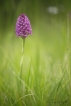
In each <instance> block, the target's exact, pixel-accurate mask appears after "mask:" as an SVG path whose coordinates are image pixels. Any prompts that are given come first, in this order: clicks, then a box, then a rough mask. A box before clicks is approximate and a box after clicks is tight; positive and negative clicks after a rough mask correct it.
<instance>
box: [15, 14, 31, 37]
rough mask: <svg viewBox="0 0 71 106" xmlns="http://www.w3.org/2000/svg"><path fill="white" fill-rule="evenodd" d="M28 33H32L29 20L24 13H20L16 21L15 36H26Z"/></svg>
mask: <svg viewBox="0 0 71 106" xmlns="http://www.w3.org/2000/svg"><path fill="white" fill-rule="evenodd" d="M29 34H30V35H31V34H32V28H31V24H30V20H29V19H28V17H27V16H26V15H25V14H21V15H20V16H19V17H18V19H17V22H16V35H17V37H18V36H21V37H27V36H28V35H29Z"/></svg>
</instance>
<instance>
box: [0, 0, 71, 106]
mask: <svg viewBox="0 0 71 106" xmlns="http://www.w3.org/2000/svg"><path fill="white" fill-rule="evenodd" d="M37 2H38V1H37ZM37 2H36V1H35V4H36V5H35V7H34V9H35V13H34V14H35V16H33V15H32V17H34V18H33V22H32V23H33V24H32V28H33V35H32V36H29V37H27V38H26V41H25V47H24V59H23V65H22V76H21V78H20V59H21V49H22V48H21V45H22V39H21V38H16V35H15V32H14V30H15V29H14V26H15V24H14V25H13V27H11V29H10V25H9V26H8V27H7V31H6V32H5V33H4V32H3V31H1V32H0V35H3V36H0V106H71V71H70V70H71V66H70V64H71V62H70V60H71V56H70V52H71V49H70V39H71V38H70V36H69V38H68V35H67V34H68V32H69V35H70V31H69V29H67V28H68V26H67V15H64V17H61V16H60V15H59V16H57V15H43V16H42V17H41V18H40V16H41V14H39V11H38V9H36V8H38V7H39V4H38V6H37ZM32 4H33V3H32ZM32 4H30V5H31V6H32ZM23 8H24V11H25V13H27V14H28V15H29V16H30V17H31V15H30V12H29V11H28V9H27V10H26V8H25V7H23V3H20V4H19V8H18V7H17V9H18V10H17V12H16V14H15V18H16V16H17V15H18V14H20V13H22V12H23ZM30 9H31V11H32V13H33V12H34V11H33V9H32V8H30ZM42 10H43V9H42ZM27 11H28V12H27ZM43 11H44V10H43ZM44 14H45V13H44ZM38 15H39V17H38ZM9 18H10V17H9ZM31 19H32V18H31ZM14 21H15V20H14ZM34 21H35V22H34Z"/></svg>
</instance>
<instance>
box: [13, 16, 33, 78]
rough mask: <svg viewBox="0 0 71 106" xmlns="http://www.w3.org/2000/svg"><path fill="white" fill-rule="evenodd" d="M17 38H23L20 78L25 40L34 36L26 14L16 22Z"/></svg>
mask: <svg viewBox="0 0 71 106" xmlns="http://www.w3.org/2000/svg"><path fill="white" fill-rule="evenodd" d="M15 31H16V36H17V37H22V40H23V41H22V56H21V62H20V68H21V69H20V78H21V77H22V65H23V54H24V44H25V38H26V37H27V36H28V35H32V28H31V24H30V20H29V19H28V17H27V16H26V15H25V14H21V15H20V16H19V17H18V19H17V22H16V30H15Z"/></svg>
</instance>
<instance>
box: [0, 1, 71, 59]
mask: <svg viewBox="0 0 71 106" xmlns="http://www.w3.org/2000/svg"><path fill="white" fill-rule="evenodd" d="M70 4H71V1H69V0H68V1H65V0H54V1H53V0H6V1H5V0H3V1H0V45H2V46H3V45H5V43H9V42H7V40H8V39H10V40H9V41H10V42H15V43H17V42H16V41H17V39H16V35H15V25H16V20H17V17H18V16H19V15H20V14H21V13H24V14H26V15H27V16H28V17H29V19H30V21H31V25H32V29H33V35H32V37H31V38H28V39H32V40H33V42H32V43H34V41H35V43H36V42H38V43H39V42H41V45H42V46H43V48H44V49H46V51H47V53H48V54H49V55H51V56H53V58H54V59H56V58H62V57H63V56H64V54H65V52H66V49H67V47H66V45H67V44H66V43H67V27H68V26H67V14H68V13H69V14H70V10H71V6H70ZM49 8H50V9H51V10H49ZM54 8H55V10H54ZM70 18H71V17H69V21H71V19H70ZM9 33H10V35H9ZM36 40H38V41H36ZM5 41H6V42H5ZM29 41H30V40H29ZM18 42H19V41H18ZM39 44H40V43H39ZM8 46H9V45H8Z"/></svg>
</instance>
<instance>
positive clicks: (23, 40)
mask: <svg viewBox="0 0 71 106" xmlns="http://www.w3.org/2000/svg"><path fill="white" fill-rule="evenodd" d="M24 44H25V38H22V55H21V61H20V79H22V68H23V54H24Z"/></svg>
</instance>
